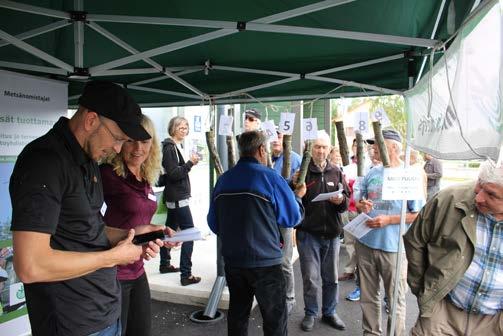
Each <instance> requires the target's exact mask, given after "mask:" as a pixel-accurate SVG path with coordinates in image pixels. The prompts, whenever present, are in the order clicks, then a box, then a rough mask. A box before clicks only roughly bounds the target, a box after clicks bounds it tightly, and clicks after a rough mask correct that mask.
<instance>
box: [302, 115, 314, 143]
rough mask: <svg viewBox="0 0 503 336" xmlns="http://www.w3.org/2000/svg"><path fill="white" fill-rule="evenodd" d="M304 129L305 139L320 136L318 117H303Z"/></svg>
mask: <svg viewBox="0 0 503 336" xmlns="http://www.w3.org/2000/svg"><path fill="white" fill-rule="evenodd" d="M302 129H303V132H304V140H315V139H316V138H317V137H318V119H316V118H306V119H302Z"/></svg>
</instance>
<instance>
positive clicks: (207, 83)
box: [0, 0, 480, 106]
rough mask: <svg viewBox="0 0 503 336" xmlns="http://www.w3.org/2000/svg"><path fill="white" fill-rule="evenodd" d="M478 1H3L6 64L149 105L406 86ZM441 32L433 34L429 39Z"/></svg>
mask: <svg viewBox="0 0 503 336" xmlns="http://www.w3.org/2000/svg"><path fill="white" fill-rule="evenodd" d="M479 2H480V1H477V0H457V1H455V2H454V1H453V0H442V1H438V0H373V1H369V0H326V1H318V2H314V1H305V0H289V1H269V0H255V1H231V0H220V1H203V0H191V1H186V0H185V1H180V0H170V1H160V0H156V1H154V0H152V1H145V2H139V1H118V0H109V1H85V2H84V1H83V0H76V1H64V0H59V1H58V0H37V1H34V0H30V1H28V0H24V1H22V2H13V1H5V0H0V8H1V9H0V38H1V39H3V40H4V42H3V43H2V42H1V41H0V67H1V68H5V69H10V70H12V69H15V71H20V72H25V73H31V74H36V75H38V76H48V77H51V78H57V79H62V80H67V81H69V82H70V86H69V96H70V101H69V103H70V104H75V102H76V98H77V97H78V95H79V94H80V92H81V90H82V87H83V85H84V82H85V80H87V78H89V76H90V78H100V79H107V80H112V81H114V82H117V83H121V84H125V85H126V86H127V88H128V89H129V90H130V92H131V93H132V94H133V96H134V97H135V99H136V100H137V101H138V102H139V103H140V104H142V105H143V106H173V105H187V104H192V105H194V104H200V103H201V102H203V101H205V102H206V103H207V102H208V101H209V100H210V99H211V100H212V101H214V102H216V103H227V102H236V103H238V102H245V101H255V100H259V101H268V100H276V101H279V100H296V99H309V98H314V97H320V96H322V95H324V96H326V97H334V96H339V95H341V94H344V95H346V96H347V95H351V94H356V95H365V94H374V93H376V92H380V93H390V94H391V93H398V92H401V91H404V90H406V89H407V88H408V87H409V78H408V77H409V74H412V75H413V76H414V77H417V76H418V74H419V73H423V74H424V71H421V68H422V65H423V63H424V57H423V56H422V55H423V54H425V53H429V52H430V51H431V50H432V49H431V48H432V47H434V46H438V45H439V44H441V43H442V41H445V40H446V39H448V38H449V37H450V36H451V35H452V34H453V33H454V32H455V30H456V29H457V28H458V27H459V26H460V25H461V23H462V22H463V21H464V20H465V19H466V18H467V16H468V14H469V12H470V10H471V9H472V7H473V6H474V3H476V4H478V3H479ZM432 37H433V38H432Z"/></svg>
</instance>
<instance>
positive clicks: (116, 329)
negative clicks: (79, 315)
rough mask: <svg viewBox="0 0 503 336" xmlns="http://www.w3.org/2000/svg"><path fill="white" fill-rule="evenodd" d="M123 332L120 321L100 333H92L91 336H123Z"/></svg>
mask: <svg viewBox="0 0 503 336" xmlns="http://www.w3.org/2000/svg"><path fill="white" fill-rule="evenodd" d="M121 331H122V329H121V320H120V319H118V320H117V322H115V323H114V324H112V325H109V326H108V327H106V328H105V329H102V330H100V331H98V332H95V333H92V334H90V335H89V336H121Z"/></svg>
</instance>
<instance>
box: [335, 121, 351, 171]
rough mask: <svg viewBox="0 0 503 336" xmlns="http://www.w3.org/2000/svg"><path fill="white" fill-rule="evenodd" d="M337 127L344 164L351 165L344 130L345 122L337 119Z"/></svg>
mask: <svg viewBox="0 0 503 336" xmlns="http://www.w3.org/2000/svg"><path fill="white" fill-rule="evenodd" d="M335 129H336V130H337V140H338V142H339V152H340V153H341V158H342V165H343V166H347V165H349V150H348V142H347V140H346V133H345V132H344V122H343V121H336V122H335Z"/></svg>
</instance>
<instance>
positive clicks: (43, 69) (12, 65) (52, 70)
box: [0, 61, 68, 76]
mask: <svg viewBox="0 0 503 336" xmlns="http://www.w3.org/2000/svg"><path fill="white" fill-rule="evenodd" d="M0 67H4V68H11V69H18V70H28V71H35V72H44V73H50V74H55V75H63V76H64V75H66V74H67V73H68V72H67V71H66V70H64V69H59V68H50V67H46V66H40V65H31V64H24V63H15V62H5V61H0Z"/></svg>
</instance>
